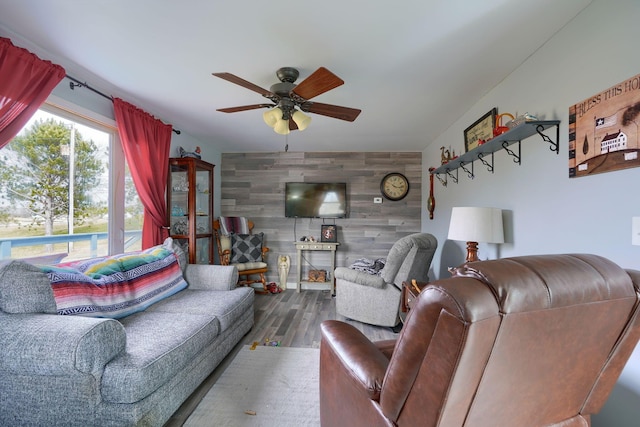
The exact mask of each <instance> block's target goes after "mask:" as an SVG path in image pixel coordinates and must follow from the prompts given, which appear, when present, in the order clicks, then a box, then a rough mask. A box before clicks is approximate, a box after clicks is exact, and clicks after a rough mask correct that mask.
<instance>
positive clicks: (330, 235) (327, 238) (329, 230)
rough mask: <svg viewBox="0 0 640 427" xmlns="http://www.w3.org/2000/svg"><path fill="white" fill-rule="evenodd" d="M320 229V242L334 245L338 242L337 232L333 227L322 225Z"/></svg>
mask: <svg viewBox="0 0 640 427" xmlns="http://www.w3.org/2000/svg"><path fill="white" fill-rule="evenodd" d="M321 227H322V228H321V229H320V241H321V242H327V243H336V242H337V241H338V232H337V230H336V226H335V225H328V224H323V225H322V226H321Z"/></svg>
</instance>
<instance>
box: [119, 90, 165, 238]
mask: <svg viewBox="0 0 640 427" xmlns="http://www.w3.org/2000/svg"><path fill="white" fill-rule="evenodd" d="M113 109H114V112H115V117H116V123H117V125H118V133H119V134H120V141H121V142H122V148H123V150H124V154H125V156H126V158H127V162H128V164H129V169H130V171H131V176H132V177H133V183H134V184H135V186H136V190H138V195H139V196H140V199H141V200H142V204H143V205H144V224H143V226H142V248H143V249H146V248H149V247H151V246H155V245H159V244H160V243H162V242H163V241H164V239H165V238H166V237H167V236H168V235H169V233H168V231H167V229H166V228H165V225H166V222H167V208H166V202H165V190H166V187H167V174H168V168H169V150H170V148H171V131H172V127H171V125H167V124H164V123H162V122H161V121H160V120H158V119H156V118H154V117H153V116H152V115H150V114H148V113H146V112H144V111H142V110H140V109H138V108H137V107H135V106H134V105H131V104H129V103H127V102H125V101H123V100H121V99H119V98H114V100H113Z"/></svg>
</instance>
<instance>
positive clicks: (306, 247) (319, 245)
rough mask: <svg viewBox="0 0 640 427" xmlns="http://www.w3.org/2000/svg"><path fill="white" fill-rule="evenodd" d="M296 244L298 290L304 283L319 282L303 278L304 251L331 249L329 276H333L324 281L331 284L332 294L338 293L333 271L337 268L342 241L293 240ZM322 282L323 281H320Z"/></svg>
mask: <svg viewBox="0 0 640 427" xmlns="http://www.w3.org/2000/svg"><path fill="white" fill-rule="evenodd" d="M293 244H294V245H296V253H297V257H296V290H297V291H298V292H300V289H301V288H302V285H303V284H309V283H314V284H315V283H318V282H308V281H305V280H302V252H303V251H330V254H331V270H329V275H328V276H327V277H331V278H330V279H329V280H327V281H326V282H324V283H327V284H328V285H329V289H330V290H331V293H332V295H335V294H336V281H335V277H333V272H334V271H335V269H336V251H337V250H338V246H339V245H340V243H337V242H335V243H328V242H293ZM320 283H321V282H320Z"/></svg>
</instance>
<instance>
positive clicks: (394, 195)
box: [380, 172, 409, 201]
mask: <svg viewBox="0 0 640 427" xmlns="http://www.w3.org/2000/svg"><path fill="white" fill-rule="evenodd" d="M380 192H382V195H383V196H384V197H385V198H387V199H389V200H393V201H397V200H402V199H404V198H405V197H406V196H407V193H409V180H408V179H407V177H406V176H404V175H402V174H401V173H398V172H392V173H390V174H387V175H385V177H384V178H382V181H380Z"/></svg>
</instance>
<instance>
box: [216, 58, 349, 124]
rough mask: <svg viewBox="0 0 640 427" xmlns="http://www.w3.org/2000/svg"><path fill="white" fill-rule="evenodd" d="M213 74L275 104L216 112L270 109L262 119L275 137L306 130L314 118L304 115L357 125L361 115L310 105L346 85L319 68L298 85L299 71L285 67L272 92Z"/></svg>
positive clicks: (318, 104) (272, 87)
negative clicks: (319, 96) (316, 115)
mask: <svg viewBox="0 0 640 427" xmlns="http://www.w3.org/2000/svg"><path fill="white" fill-rule="evenodd" d="M212 74H213V75H214V76H216V77H219V78H221V79H224V80H227V81H229V82H231V83H235V84H237V85H240V86H242V87H244V88H247V89H249V90H252V91H254V92H258V93H259V94H260V95H262V96H264V97H265V98H267V99H269V100H270V101H271V102H272V104H252V105H243V106H239V107H230V108H219V109H218V110H217V111H221V112H223V113H237V112H238V111H247V110H255V109H258V108H270V110H269V111H266V112H265V113H264V114H263V119H264V121H265V123H267V125H269V126H270V127H272V128H273V129H274V131H275V132H276V133H279V134H282V135H286V134H288V133H289V132H290V131H292V130H297V129H299V130H304V129H306V127H307V126H308V125H309V122H310V121H311V117H309V116H307V115H306V114H304V113H315V114H320V115H323V116H327V117H332V118H334V119H340V120H346V121H349V122H352V121H354V120H355V119H356V118H357V117H358V115H359V114H360V110H358V109H356V108H349V107H341V106H339V105H331V104H322V103H320V102H313V101H309V100H310V99H311V98H314V97H316V96H318V95H320V94H323V93H325V92H327V91H330V90H331V89H335V88H336V87H338V86H340V85H342V84H344V81H343V80H342V79H341V78H340V77H338V76H336V75H335V74H333V73H332V72H331V71H329V70H327V69H326V68H324V67H320V68H318V69H317V70H316V71H314V72H313V73H312V74H311V75H310V76H309V77H307V78H306V79H304V80H303V81H302V82H300V84H297V85H296V84H295V83H294V82H295V81H296V80H297V79H298V76H299V75H300V73H299V72H298V70H297V69H295V68H292V67H282V68H280V69H279V70H278V71H277V72H276V76H277V77H278V80H280V83H276V84H274V85H272V86H271V88H270V89H269V90H266V89H263V88H261V87H260V86H257V85H255V84H253V83H251V82H248V81H246V80H244V79H241V78H240V77H238V76H235V75H233V74H231V73H212ZM296 107H297V108H296Z"/></svg>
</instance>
